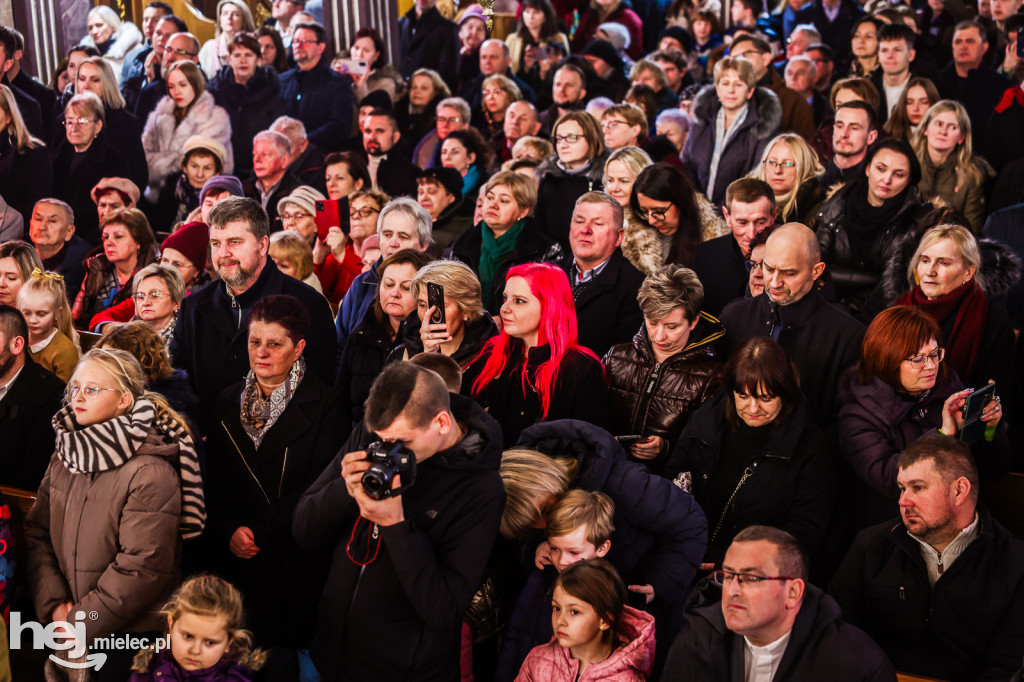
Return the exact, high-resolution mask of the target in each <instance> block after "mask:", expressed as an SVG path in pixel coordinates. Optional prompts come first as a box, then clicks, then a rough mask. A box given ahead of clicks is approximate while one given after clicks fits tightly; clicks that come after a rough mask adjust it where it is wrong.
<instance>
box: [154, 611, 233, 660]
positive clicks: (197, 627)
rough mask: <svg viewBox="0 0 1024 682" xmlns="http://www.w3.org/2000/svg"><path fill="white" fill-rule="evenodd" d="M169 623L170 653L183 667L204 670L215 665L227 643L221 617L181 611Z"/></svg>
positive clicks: (225, 627) (225, 622) (227, 639)
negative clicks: (176, 617) (175, 618)
mask: <svg viewBox="0 0 1024 682" xmlns="http://www.w3.org/2000/svg"><path fill="white" fill-rule="evenodd" d="M167 622H168V623H169V624H170V626H171V655H172V656H174V660H175V661H177V663H178V665H180V666H181V667H182V668H183V669H185V670H205V669H206V668H212V667H213V666H214V665H216V664H217V661H219V660H220V659H221V658H222V657H223V656H224V652H225V651H226V650H227V648H228V644H230V643H231V640H230V638H229V637H228V631H227V619H226V618H224V616H200V615H198V614H195V613H183V614H181V616H179V617H178V620H174V621H172V620H171V618H170V616H168V618H167Z"/></svg>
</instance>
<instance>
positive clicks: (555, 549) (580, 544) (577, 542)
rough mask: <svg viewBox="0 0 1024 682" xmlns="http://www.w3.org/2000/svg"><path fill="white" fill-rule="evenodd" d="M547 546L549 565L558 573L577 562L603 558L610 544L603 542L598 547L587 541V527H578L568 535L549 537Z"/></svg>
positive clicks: (606, 541)
mask: <svg viewBox="0 0 1024 682" xmlns="http://www.w3.org/2000/svg"><path fill="white" fill-rule="evenodd" d="M548 544H549V545H551V563H553V564H554V566H555V568H556V569H558V572H559V573H561V572H562V571H564V570H565V569H567V568H569V567H570V566H572V565H573V564H574V563H576V562H577V561H583V560H585V559H595V558H597V557H603V556H604V555H605V554H607V553H608V549H609V547H610V546H611V542H609V541H608V540H605V541H604V543H602V544H601V546H600V547H595V546H594V543H592V542H588V541H587V527H586V526H580V527H579V528H577V529H576V530H574V531H573V532H571V533H569V534H568V535H560V536H558V537H554V538H552V537H549V538H548Z"/></svg>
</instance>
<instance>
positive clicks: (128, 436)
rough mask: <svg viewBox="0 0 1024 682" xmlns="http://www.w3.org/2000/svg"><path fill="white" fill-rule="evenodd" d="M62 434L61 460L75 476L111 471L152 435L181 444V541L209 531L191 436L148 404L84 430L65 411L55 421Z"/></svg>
mask: <svg viewBox="0 0 1024 682" xmlns="http://www.w3.org/2000/svg"><path fill="white" fill-rule="evenodd" d="M53 429H54V431H55V432H56V433H57V457H58V458H59V459H60V461H61V462H62V463H63V464H64V466H65V467H67V469H68V471H70V472H71V473H73V474H95V473H100V472H103V471H111V470H113V469H116V468H118V467H120V466H121V465H123V464H124V463H125V462H127V461H128V460H129V459H131V458H132V457H133V456H134V455H135V453H136V452H138V450H139V447H141V446H142V444H143V443H144V442H145V441H146V437H147V436H148V435H149V433H150V431H152V430H154V429H155V430H156V431H157V432H158V433H160V434H162V435H163V436H164V442H166V443H168V444H172V443H174V444H177V446H178V461H177V465H176V468H177V470H178V478H179V482H180V484H181V521H180V523H179V526H178V530H179V532H180V533H181V537H183V538H185V539H188V538H193V537H196V536H198V535H199V534H201V533H202V532H203V528H204V527H205V526H206V502H205V499H204V496H203V479H202V477H201V476H200V473H199V458H198V456H197V455H196V449H195V444H194V443H193V442H192V436H191V435H189V432H188V430H187V429H186V428H185V427H184V426H182V425H181V424H179V423H178V422H177V421H175V420H173V419H171V417H170V416H169V415H168V414H166V413H163V412H160V413H158V412H157V409H156V406H155V405H154V404H153V403H152V402H151V401H150V400H149V399H147V398H145V397H141V398H138V399H137V400H136V401H135V405H134V407H132V410H131V412H128V413H126V414H123V415H121V416H120V417H115V418H113V419H108V420H106V421H103V422H100V423H98V424H92V425H90V426H85V427H79V426H78V425H77V424H76V423H75V421H74V412H73V410H72V408H71V406H70V405H65V406H64V407H62V408H61V409H60V411H59V412H57V414H56V415H54V417H53Z"/></svg>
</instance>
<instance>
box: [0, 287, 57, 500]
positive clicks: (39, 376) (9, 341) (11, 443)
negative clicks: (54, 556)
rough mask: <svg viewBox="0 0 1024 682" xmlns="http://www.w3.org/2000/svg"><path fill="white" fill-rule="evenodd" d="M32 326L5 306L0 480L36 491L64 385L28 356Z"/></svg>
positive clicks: (0, 312) (1, 313) (0, 351)
mask: <svg viewBox="0 0 1024 682" xmlns="http://www.w3.org/2000/svg"><path fill="white" fill-rule="evenodd" d="M28 350H29V349H28V325H27V324H26V323H25V317H24V316H23V315H22V314H21V311H20V310H18V309H17V308H15V307H13V306H9V305H0V443H5V444H7V447H5V448H4V449H3V451H2V454H0V481H2V482H3V484H4V485H9V486H13V487H15V488H21V489H22V490H36V489H38V488H39V483H40V482H41V481H42V480H43V473H44V472H45V471H46V465H47V463H48V462H49V461H50V455H52V454H53V442H54V438H55V437H56V436H55V435H54V432H53V426H52V425H51V424H50V420H51V419H52V418H53V415H54V414H55V413H56V412H57V410H59V409H60V406H61V401H62V399H63V397H64V382H63V381H61V380H60V379H58V378H57V377H56V376H54V375H53V374H52V373H50V372H48V371H47V370H45V369H43V368H42V367H40V366H39V365H37V364H36V363H35V362H34V361H33V360H32V358H31V357H29V354H28Z"/></svg>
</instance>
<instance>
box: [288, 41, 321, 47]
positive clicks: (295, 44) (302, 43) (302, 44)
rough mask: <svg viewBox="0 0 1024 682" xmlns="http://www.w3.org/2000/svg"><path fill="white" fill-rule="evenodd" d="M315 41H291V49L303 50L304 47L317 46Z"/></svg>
mask: <svg viewBox="0 0 1024 682" xmlns="http://www.w3.org/2000/svg"><path fill="white" fill-rule="evenodd" d="M317 44H318V43H317V41H315V40H292V47H298V48H303V47H305V46H306V45H317Z"/></svg>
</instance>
